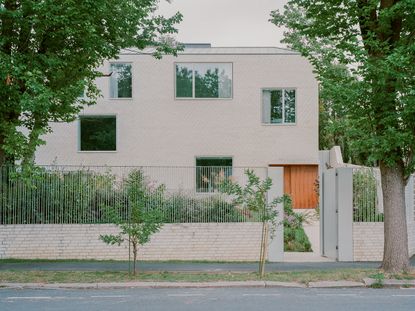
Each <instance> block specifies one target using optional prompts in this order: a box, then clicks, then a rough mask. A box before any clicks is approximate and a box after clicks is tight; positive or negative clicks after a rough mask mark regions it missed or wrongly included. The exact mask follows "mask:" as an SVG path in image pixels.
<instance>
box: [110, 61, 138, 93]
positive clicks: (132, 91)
mask: <svg viewBox="0 0 415 311" xmlns="http://www.w3.org/2000/svg"><path fill="white" fill-rule="evenodd" d="M113 64H124V65H125V64H128V65H130V66H131V67H130V68H131V97H112V96H111V76H110V77H109V80H108V98H109V99H110V100H132V99H133V98H134V88H133V85H134V74H133V62H123V61H114V62H109V69H108V71H109V72H111V74H112V72H113V71H112V69H111V66H112V65H113ZM117 86H118V85H117Z"/></svg>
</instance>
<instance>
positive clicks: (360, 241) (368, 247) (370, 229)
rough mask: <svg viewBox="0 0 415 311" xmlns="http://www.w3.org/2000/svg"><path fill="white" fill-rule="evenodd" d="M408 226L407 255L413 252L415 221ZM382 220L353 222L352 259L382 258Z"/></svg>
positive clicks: (414, 247)
mask: <svg viewBox="0 0 415 311" xmlns="http://www.w3.org/2000/svg"><path fill="white" fill-rule="evenodd" d="M407 226H408V251H409V256H412V255H414V254H415V222H409V223H408V224H407ZM383 243H384V242H383V222H355V223H353V260H354V261H382V259H383Z"/></svg>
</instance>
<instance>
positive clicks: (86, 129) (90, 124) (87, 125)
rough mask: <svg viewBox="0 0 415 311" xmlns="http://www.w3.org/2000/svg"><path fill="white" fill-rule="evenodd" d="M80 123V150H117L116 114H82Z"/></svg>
mask: <svg viewBox="0 0 415 311" xmlns="http://www.w3.org/2000/svg"><path fill="white" fill-rule="evenodd" d="M79 123H80V135H79V136H80V144H79V149H80V151H115V150H117V149H116V142H117V139H116V133H117V131H116V128H117V120H116V117H115V116H82V117H80V118H79Z"/></svg>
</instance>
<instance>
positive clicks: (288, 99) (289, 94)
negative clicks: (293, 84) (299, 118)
mask: <svg viewBox="0 0 415 311" xmlns="http://www.w3.org/2000/svg"><path fill="white" fill-rule="evenodd" d="M295 106H296V105H295V90H294V89H269V90H262V123H268V124H290V123H295V122H296V117H295V108H296V107H295Z"/></svg>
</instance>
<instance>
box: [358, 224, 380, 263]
mask: <svg viewBox="0 0 415 311" xmlns="http://www.w3.org/2000/svg"><path fill="white" fill-rule="evenodd" d="M382 258H383V222H355V223H353V260H354V261H381V260H382Z"/></svg>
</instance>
